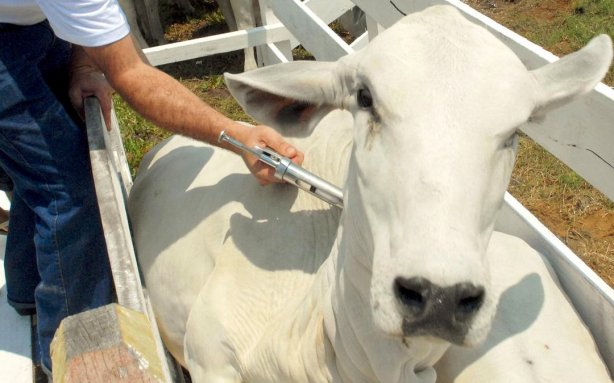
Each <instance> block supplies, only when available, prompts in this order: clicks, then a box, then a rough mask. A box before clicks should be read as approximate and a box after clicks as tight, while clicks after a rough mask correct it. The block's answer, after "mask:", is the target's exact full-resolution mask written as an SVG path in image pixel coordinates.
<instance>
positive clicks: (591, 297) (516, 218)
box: [496, 193, 614, 372]
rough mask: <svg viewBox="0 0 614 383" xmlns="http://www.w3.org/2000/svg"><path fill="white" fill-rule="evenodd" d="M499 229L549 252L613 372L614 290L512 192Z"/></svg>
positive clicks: (560, 277)
mask: <svg viewBox="0 0 614 383" xmlns="http://www.w3.org/2000/svg"><path fill="white" fill-rule="evenodd" d="M496 230H499V231H502V232H504V233H508V234H511V235H515V236H518V237H520V238H522V239H524V240H525V241H527V242H528V243H529V244H530V245H531V246H532V247H533V248H535V249H537V250H538V251H540V252H541V253H542V254H544V255H545V256H546V258H547V259H548V260H549V261H550V263H551V264H552V266H553V268H554V269H555V271H556V274H557V276H558V277H559V280H560V282H561V285H562V286H563V289H564V290H565V292H566V293H567V295H569V297H570V299H571V301H572V302H573V305H574V307H575V309H576V310H577V311H578V313H579V314H580V316H581V317H582V319H583V320H584V322H585V323H586V324H587V325H588V327H589V329H590V330H591V332H592V334H593V337H594V339H595V342H596V343H597V346H598V347H599V351H600V353H601V356H602V357H603V359H604V361H605V362H606V364H607V366H608V368H609V369H610V372H614V326H612V318H614V290H612V289H611V288H610V287H609V286H608V285H607V284H606V283H605V282H604V281H603V280H602V279H601V278H600V277H599V276H598V275H597V274H595V272H594V271H593V270H591V269H590V268H589V267H588V266H587V265H586V264H585V263H584V262H582V260H580V259H579V258H578V257H577V256H576V255H575V254H574V253H573V251H571V250H570V249H569V248H568V247H567V246H565V244H563V243H562V242H561V241H560V240H559V239H558V238H557V237H556V236H555V235H554V234H552V233H551V232H550V231H549V230H548V229H547V228H546V227H545V226H544V225H543V224H542V223H541V222H539V220H538V219H537V218H535V217H534V216H533V215H532V214H531V213H530V212H529V211H528V210H527V209H526V208H525V207H524V206H522V204H520V203H519V202H518V201H517V200H516V199H515V198H514V197H512V196H511V195H510V194H509V193H506V195H505V204H504V206H503V208H502V209H501V212H500V213H499V217H498V221H497V224H496Z"/></svg>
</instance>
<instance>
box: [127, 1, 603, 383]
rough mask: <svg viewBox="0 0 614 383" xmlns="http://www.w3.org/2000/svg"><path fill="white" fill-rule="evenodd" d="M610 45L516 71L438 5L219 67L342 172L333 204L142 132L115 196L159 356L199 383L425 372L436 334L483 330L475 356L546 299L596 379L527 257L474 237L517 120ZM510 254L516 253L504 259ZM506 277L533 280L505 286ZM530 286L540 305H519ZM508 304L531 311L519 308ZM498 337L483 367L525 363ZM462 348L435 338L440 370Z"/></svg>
mask: <svg viewBox="0 0 614 383" xmlns="http://www.w3.org/2000/svg"><path fill="white" fill-rule="evenodd" d="M611 57H612V48H611V41H610V39H609V38H608V37H604V36H602V37H599V38H596V39H595V40H594V41H593V42H592V43H591V44H589V45H588V46H587V47H586V48H584V49H583V50H581V51H579V52H577V53H575V54H572V55H570V56H568V57H566V58H564V59H562V60H560V61H558V62H557V63H554V64H550V65H547V66H545V67H543V68H540V69H538V70H535V71H527V69H526V68H525V67H524V65H523V64H522V63H521V62H520V60H519V59H518V58H517V57H516V56H515V55H514V54H513V53H512V52H511V51H510V50H509V49H508V48H507V47H505V46H504V45H503V44H502V43H501V42H499V41H498V40H497V39H496V38H495V37H493V36H492V35H491V34H490V33H488V32H487V31H485V30H484V29H482V28H480V27H478V26H475V25H473V24H471V23H470V22H468V21H467V20H465V19H464V18H463V17H462V16H461V15H460V14H459V13H458V11H456V10H455V9H454V8H451V7H445V6H437V7H432V8H429V9H427V10H426V11H424V12H421V13H418V14H412V15H410V16H407V17H405V18H403V19H402V20H401V21H400V22H398V23H397V24H395V25H394V26H392V27H391V28H389V29H388V30H386V31H385V32H384V33H383V34H381V35H379V36H378V37H377V38H376V39H375V40H374V41H373V42H371V44H370V45H369V46H367V47H366V48H365V49H363V50H361V51H360V52H357V53H355V54H352V55H349V56H346V57H344V58H342V59H341V60H339V61H337V62H330V63H327V62H294V63H290V64H283V65H279V66H273V67H266V68H262V69H258V70H255V71H251V72H247V73H244V74H242V75H227V77H226V80H227V84H228V86H229V89H230V91H231V92H232V94H233V95H234V96H235V98H237V100H238V101H239V103H240V104H241V105H242V106H243V107H244V108H245V109H246V110H247V112H248V113H250V114H252V116H254V117H255V118H256V119H257V120H259V121H261V122H262V123H266V124H268V125H271V126H274V127H276V128H277V129H279V130H280V131H283V132H285V133H286V134H288V135H302V136H303V137H300V138H296V139H295V144H296V145H297V146H298V147H300V148H301V149H303V150H304V151H305V163H304V166H305V167H306V168H307V169H310V170H311V171H313V172H315V173H316V174H320V175H321V176H323V177H324V178H326V179H329V180H331V181H332V182H334V183H337V184H339V185H343V190H344V198H345V199H344V205H345V208H344V210H343V212H341V211H340V210H339V209H337V208H333V207H330V206H327V205H326V204H325V203H323V202H321V201H319V200H316V199H314V198H313V197H311V196H310V195H308V194H306V193H303V192H299V191H297V189H295V188H293V187H290V186H288V185H277V186H270V187H266V188H263V187H260V186H259V185H258V183H257V182H256V181H255V179H254V178H253V177H252V176H250V175H248V174H246V172H245V170H244V165H243V164H242V162H241V160H240V159H239V158H238V157H237V156H234V155H232V154H231V153H229V152H225V151H222V150H216V149H214V148H213V147H210V146H207V145H204V144H202V143H199V142H196V141H193V140H190V139H187V138H182V137H178V136H177V137H173V138H172V139H170V140H168V141H167V142H165V143H164V144H162V145H160V146H158V147H157V148H156V149H155V150H154V151H152V152H151V153H150V154H149V155H148V156H147V158H146V159H145V160H144V161H143V163H142V165H141V169H140V170H139V173H138V175H137V177H136V180H135V184H134V187H133V189H132V193H131V196H130V200H129V210H130V216H131V219H132V224H133V229H134V230H133V231H134V239H135V242H136V247H137V252H138V256H139V261H140V264H141V267H142V271H143V274H144V277H145V281H146V284H147V287H148V289H149V293H150V296H151V300H152V303H153V306H154V311H155V313H156V316H157V319H158V322H159V326H160V330H161V334H162V336H163V339H164V341H165V343H166V345H167V346H168V348H169V350H170V351H171V353H172V354H173V355H174V356H175V357H176V358H177V359H178V360H179V361H180V362H181V363H182V364H183V365H184V366H186V367H187V368H188V369H189V371H190V374H191V375H192V378H193V380H194V381H195V382H382V383H383V382H386V383H388V382H405V383H407V382H431V383H432V382H434V381H435V379H436V374H437V372H436V370H435V368H434V366H435V364H436V362H437V361H439V360H440V359H441V358H442V355H444V353H445V352H446V351H447V350H448V349H449V348H450V344H454V345H458V346H476V345H480V344H483V346H482V348H481V349H480V350H483V354H485V355H486V356H488V355H489V353H488V352H487V351H488V350H489V347H490V348H491V349H493V350H498V349H499V348H498V347H497V344H498V343H501V344H502V343H505V342H504V340H505V339H507V338H509V337H512V338H513V336H515V333H516V332H519V331H521V330H522V328H528V327H530V326H531V323H532V322H534V321H536V319H534V318H533V317H531V315H534V316H538V317H539V318H540V319H539V320H538V322H539V323H542V322H543V320H542V318H546V319H547V318H551V316H552V315H555V314H552V313H543V312H541V311H540V310H550V309H551V308H552V307H555V308H556V309H557V310H560V311H561V312H565V314H564V316H565V321H562V322H561V321H557V320H554V321H553V322H552V323H551V325H552V326H553V328H556V331H557V332H558V333H557V334H556V336H557V337H561V339H563V338H566V339H573V340H576V339H579V340H578V341H577V342H575V341H574V342H572V343H569V344H567V345H566V347H567V348H568V350H567V352H569V354H570V355H574V364H573V366H572V367H573V369H574V370H577V372H578V373H579V374H583V375H581V376H585V377H589V378H588V379H589V380H582V381H591V382H606V381H607V382H610V380H609V378H608V375H607V371H606V370H605V367H604V366H603V364H602V363H601V362H600V361H599V358H598V356H597V354H596V351H595V346H594V343H593V341H592V339H591V338H590V335H589V334H588V332H587V331H586V330H584V328H583V327H582V325H581V322H580V320H579V319H578V318H577V316H576V315H575V314H573V309H572V308H571V306H570V305H569V304H568V303H567V302H566V301H565V299H564V298H563V296H562V295H561V294H560V292H558V288H556V283H555V281H554V279H553V276H552V275H551V273H550V272H548V270H547V268H544V267H541V268H537V267H536V266H535V264H536V262H538V261H539V262H541V261H540V258H538V256H537V255H536V254H532V253H531V252H530V250H529V249H527V248H522V247H521V245H516V244H514V247H509V246H508V245H509V243H508V242H513V240H511V239H506V237H502V236H500V235H499V234H495V235H494V236H493V241H490V245H489V240H490V238H491V234H492V231H493V224H494V221H495V218H496V214H497V211H498V210H499V208H500V206H501V205H502V201H503V195H504V191H505V189H506V187H507V184H508V181H509V178H510V173H511V170H512V165H513V162H514V157H515V143H516V138H515V137H516V132H517V130H518V128H519V127H520V126H522V125H523V124H525V123H527V121H528V120H530V119H532V118H535V117H539V116H542V115H543V114H544V112H545V111H547V110H549V109H550V108H552V107H555V106H559V105H562V104H564V103H565V102H567V101H569V100H570V99H572V98H574V97H576V96H578V95H580V94H583V93H585V92H587V91H589V90H590V89H592V87H593V86H594V85H595V84H596V83H597V82H598V81H599V80H600V79H601V78H602V77H603V76H604V74H605V73H606V71H607V68H608V66H609V64H610V61H611ZM310 131H311V134H309V135H307V136H305V135H306V134H307V133H308V132H310ZM489 246H490V247H489ZM488 249H490V250H488ZM516 252H519V253H521V254H519V255H518V257H522V258H527V259H528V260H530V261H531V262H529V261H527V262H524V261H523V262H520V263H516V262H513V261H510V260H509V259H508V258H504V257H505V255H506V254H510V253H511V254H514V255H515V254H516ZM501 258H504V259H503V261H506V262H509V264H507V265H508V266H505V267H504V266H501V265H500V264H497V263H498V262H501ZM506 268H511V269H512V270H511V271H510V272H509V278H508V277H507V275H508V270H506ZM524 277H527V278H529V280H528V282H527V283H528V287H527V286H525V285H526V283H525V284H523V283H524V279H522V280H518V278H524ZM535 278H537V280H538V281H539V283H535V281H534V280H533V279H535ZM518 284H521V285H522V286H524V287H523V288H525V289H529V291H531V293H529V294H526V295H524V294H520V295H522V296H521V298H522V299H521V298H519V297H518V293H517V292H515V290H514V288H515V287H516V285H518ZM540 286H541V291H543V292H544V294H543V296H544V301H543V302H539V301H534V300H535V298H536V295H535V294H533V292H535V293H536V294H537V293H538V292H539V291H540ZM508 291H512V293H514V294H515V295H513V297H515V299H512V300H511V301H510V300H509V299H507V298H508ZM522 291H525V290H522ZM551 300H552V301H551ZM499 301H501V302H504V303H505V304H504V305H503V306H501V307H502V308H503V309H504V311H503V312H501V310H500V309H498V308H497V303H498V302H499ZM510 305H511V307H512V308H514V309H516V312H517V313H520V312H521V311H522V310H524V309H525V308H526V306H527V305H529V306H531V307H532V308H533V309H534V310H533V311H531V312H528V313H527V314H526V315H527V316H526V317H525V318H524V319H523V320H520V321H516V318H513V317H512V318H510V317H509V316H508V314H509V313H508V310H509V307H510ZM533 306H536V307H533ZM556 315H558V314H556ZM557 318H558V317H557ZM493 319H494V327H493V331H491V326H493ZM516 322H518V324H517V325H516ZM507 323H511V324H513V325H514V326H516V327H514V328H512V329H506V327H505V326H506V324H507ZM518 326H521V327H518ZM522 326H525V327H522ZM505 331H508V333H506V332H505ZM545 335H547V336H551V335H552V333H547V334H545ZM485 339H486V343H481V342H483V341H484V340H485ZM520 342H530V339H526V337H525V338H521V340H520ZM548 342H551V343H547V344H552V345H553V347H554V345H557V346H559V345H560V342H556V341H555V340H552V339H549V340H548ZM491 345H492V346H491ZM509 348H511V347H509ZM453 351H454V352H455V353H458V354H461V355H462V354H463V352H464V351H458V350H457V349H456V348H455V349H454V350H453ZM511 352H517V354H518V355H517V356H515V357H514V358H511V359H510V360H509V362H507V361H506V360H505V359H499V360H492V359H493V358H491V359H488V358H485V362H484V363H485V364H488V365H489V366H492V365H495V364H497V363H498V364H499V366H503V368H506V369H514V368H515V367H516V366H517V365H518V363H525V364H526V363H528V362H527V361H526V360H522V356H523V354H522V353H521V352H522V350H520V351H515V350H513V349H512V351H511ZM553 355H557V356H561V353H560V350H557V353H556V354H555V353H553ZM526 357H527V358H532V359H530V360H531V361H533V362H534V363H535V365H537V364H538V363H542V362H543V363H545V365H546V367H543V368H542V370H540V371H543V374H541V375H539V376H534V377H535V379H533V380H531V379H529V380H524V382H529V381H537V382H542V381H550V380H548V379H549V378H544V379H541V377H542V376H547V375H548V374H550V373H552V374H553V376H558V374H555V373H553V371H552V370H553V369H561V368H566V367H567V366H569V364H565V365H562V364H561V365H559V364H557V361H560V359H555V360H552V359H545V358H544V356H543V355H541V354H538V353H534V352H532V353H528V351H527V354H526ZM476 358H477V361H476V360H471V359H470V358H467V359H462V360H457V359H454V358H453V357H452V354H450V357H448V356H446V357H445V358H444V359H443V360H442V361H441V364H439V365H437V368H438V369H440V371H441V373H442V374H444V375H446V376H448V377H449V380H452V379H454V377H456V376H460V373H459V371H463V368H464V369H465V370H467V371H469V370H470V369H471V366H472V365H476V364H479V363H481V360H480V358H479V356H477V357H476ZM476 358H474V359H476ZM450 359H451V361H449V360H450ZM461 363H465V364H464V366H463V365H461ZM496 368H499V367H496ZM523 368H526V366H523ZM494 369H495V367H493V371H494ZM494 374H495V373H494V372H493V373H492V374H491V375H489V376H494ZM570 376H572V375H571V374H570ZM576 376H577V375H576ZM566 378H567V376H563V377H562V380H561V381H568V382H578V381H579V380H577V379H576V380H573V379H571V380H565V379H566ZM540 379H541V380H540ZM470 381H471V380H470ZM475 381H476V382H490V381H491V380H488V379H486V380H480V379H476V380H475Z"/></svg>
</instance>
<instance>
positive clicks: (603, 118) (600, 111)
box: [353, 0, 614, 200]
mask: <svg viewBox="0 0 614 383" xmlns="http://www.w3.org/2000/svg"><path fill="white" fill-rule="evenodd" d="M353 1H354V3H356V4H357V5H358V6H359V7H361V8H362V9H363V10H365V11H366V12H367V13H368V14H369V16H370V17H373V18H374V19H375V20H376V21H377V22H378V23H380V24H381V25H383V26H385V27H388V26H390V25H392V24H393V23H394V22H395V21H396V20H398V19H399V18H401V17H402V16H403V15H402V13H411V12H416V11H420V10H422V9H424V8H427V7H428V6H430V5H436V4H447V5H452V6H454V7H456V8H458V9H459V10H460V11H461V13H463V14H464V15H465V17H467V18H468V19H469V20H470V21H472V22H474V23H476V24H478V25H481V26H483V27H485V28H486V29H488V30H489V31H490V32H491V33H493V34H494V35H495V36H496V37H498V38H499V39H500V40H501V41H502V42H503V43H505V44H506V45H507V46H508V47H510V49H512V50H513V51H514V52H515V53H516V54H517V55H518V57H519V58H520V60H522V62H523V63H524V64H525V65H526V66H527V67H528V68H529V69H535V68H538V67H540V66H542V65H545V64H547V63H550V62H553V61H556V60H557V59H558V58H557V57H556V56H555V55H553V54H552V53H550V52H548V51H546V50H545V49H543V48H541V47H540V46H538V45H536V44H533V43H532V42H530V41H529V40H527V39H525V38H524V37H522V36H520V35H518V34H517V33H515V32H513V31H511V30H509V29H507V28H505V27H504V26H502V25H501V24H498V23H497V22H495V21H494V20H492V19H490V18H488V17H486V16H484V15H483V14H481V13H479V12H478V11H476V10H474V9H473V8H471V7H469V6H468V5H466V4H464V3H463V2H461V1H457V0H433V1H427V0H395V1H389V2H382V3H379V2H377V3H376V2H374V1H370V0H353ZM612 121H614V90H612V89H611V88H609V87H608V86H606V85H604V84H599V85H598V86H597V87H596V88H595V89H594V90H593V91H591V92H590V93H589V94H588V95H587V96H586V97H584V98H582V99H580V100H577V101H575V102H572V103H570V104H568V105H566V106H565V107H563V108H561V109H559V110H556V111H553V112H551V113H550V114H549V115H548V116H547V118H546V119H545V120H544V121H543V122H542V123H540V124H531V125H528V126H526V127H525V128H523V131H524V132H525V133H527V134H528V135H529V136H530V137H531V138H532V139H534V140H535V141H536V142H537V143H539V144H540V145H542V146H543V147H544V148H545V149H547V150H548V151H549V152H550V153H552V154H554V155H555V156H556V157H558V158H559V159H560V160H561V161H563V162H564V163H565V164H566V165H568V166H569V167H571V168H572V169H573V170H574V171H576V172H577V173H578V174H580V175H581V176H582V177H583V178H584V179H585V180H587V181H588V182H589V183H591V184H592V185H593V186H594V187H596V188H597V189H598V190H600V191H601V192H602V193H604V194H605V195H606V196H608V198H609V199H611V200H614V150H612V142H614V129H612Z"/></svg>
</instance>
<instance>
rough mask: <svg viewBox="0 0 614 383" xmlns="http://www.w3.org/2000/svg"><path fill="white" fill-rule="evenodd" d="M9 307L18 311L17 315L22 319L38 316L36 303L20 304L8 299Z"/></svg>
mask: <svg viewBox="0 0 614 383" xmlns="http://www.w3.org/2000/svg"><path fill="white" fill-rule="evenodd" d="M7 301H8V303H9V305H11V307H12V308H14V309H15V311H17V314H19V315H21V316H22V317H25V316H32V315H35V314H36V305H35V304H34V303H20V302H15V301H12V300H10V299H7Z"/></svg>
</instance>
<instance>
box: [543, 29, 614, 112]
mask: <svg viewBox="0 0 614 383" xmlns="http://www.w3.org/2000/svg"><path fill="white" fill-rule="evenodd" d="M611 62H612V40H611V39H610V37H609V36H608V35H600V36H597V37H595V38H593V39H592V40H591V41H590V42H589V43H588V44H587V45H586V46H585V47H584V48H582V49H580V50H579V51H577V52H574V53H572V54H570V55H567V56H565V57H563V58H561V59H560V60H558V61H555V62H553V63H551V64H547V65H545V66H543V67H541V68H539V69H536V70H534V71H533V74H534V76H535V79H536V80H537V83H538V104H537V107H536V109H535V111H534V113H533V118H540V117H541V116H543V115H544V114H545V113H547V112H548V111H550V110H551V109H554V108H557V107H559V106H561V105H564V104H566V103H568V102H570V101H571V100H573V99H575V98H576V97H578V96H581V95H583V94H585V93H588V92H589V91H590V90H591V89H593V88H594V87H595V85H597V83H598V82H599V81H601V80H602V79H603V77H604V76H605V74H606V73H607V71H608V68H609V67H610V64H611Z"/></svg>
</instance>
